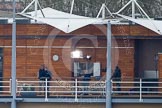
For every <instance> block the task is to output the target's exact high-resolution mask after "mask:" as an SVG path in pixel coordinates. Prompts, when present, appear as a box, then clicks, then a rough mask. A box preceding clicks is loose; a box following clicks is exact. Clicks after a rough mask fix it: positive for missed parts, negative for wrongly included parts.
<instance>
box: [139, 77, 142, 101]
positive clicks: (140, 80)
mask: <svg viewBox="0 0 162 108" xmlns="http://www.w3.org/2000/svg"><path fill="white" fill-rule="evenodd" d="M139 101H140V102H142V79H141V78H140V100H139Z"/></svg>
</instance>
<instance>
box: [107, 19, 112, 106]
mask: <svg viewBox="0 0 162 108" xmlns="http://www.w3.org/2000/svg"><path fill="white" fill-rule="evenodd" d="M106 56H107V69H106V108H112V105H111V23H110V21H108V23H107V55H106Z"/></svg>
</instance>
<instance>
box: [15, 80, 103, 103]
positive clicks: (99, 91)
mask: <svg viewBox="0 0 162 108" xmlns="http://www.w3.org/2000/svg"><path fill="white" fill-rule="evenodd" d="M30 93H32V95H33V96H44V97H45V100H48V97H49V96H57V97H58V96H59V97H61V96H63V97H65V96H67V97H74V98H75V100H76V101H77V99H78V98H79V97H84V96H86V97H88V96H89V97H94V96H95V97H96V96H100V97H101V96H102V97H104V95H105V81H81V80H78V79H77V78H76V79H74V80H71V81H65V80H64V81H63V80H52V81H48V80H47V79H45V80H44V81H31V80H30V81H24V80H17V94H18V95H19V96H24V97H29V96H32V95H29V94H30Z"/></svg>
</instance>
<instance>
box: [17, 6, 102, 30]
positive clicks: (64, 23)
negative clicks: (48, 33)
mask: <svg viewBox="0 0 162 108" xmlns="http://www.w3.org/2000/svg"><path fill="white" fill-rule="evenodd" d="M42 11H43V13H44V16H45V17H43V15H42V13H41V10H38V11H37V17H35V11H32V12H28V13H19V14H20V15H22V16H25V17H28V18H31V19H34V20H37V21H40V22H43V23H46V24H48V25H51V26H53V27H55V28H58V29H59V30H62V31H64V32H65V33H70V32H72V31H74V30H77V29H79V28H81V27H84V26H86V25H89V24H93V23H99V22H103V20H102V19H99V18H90V17H83V16H78V15H74V14H69V13H65V12H61V11H58V10H55V9H52V8H44V9H42Z"/></svg>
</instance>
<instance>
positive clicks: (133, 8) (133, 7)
mask: <svg viewBox="0 0 162 108" xmlns="http://www.w3.org/2000/svg"><path fill="white" fill-rule="evenodd" d="M132 18H135V2H134V0H132Z"/></svg>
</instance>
